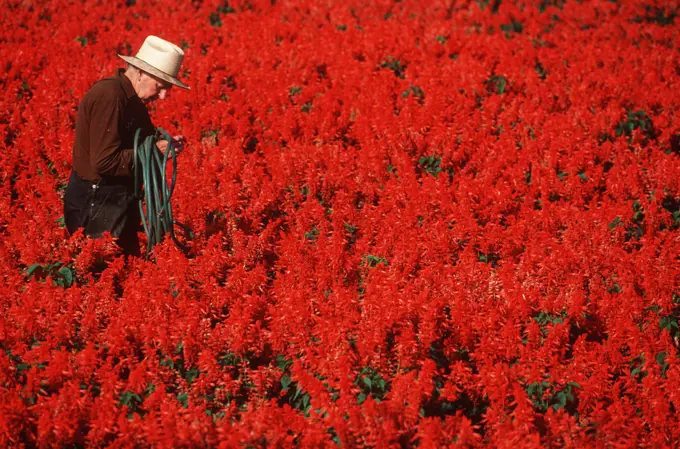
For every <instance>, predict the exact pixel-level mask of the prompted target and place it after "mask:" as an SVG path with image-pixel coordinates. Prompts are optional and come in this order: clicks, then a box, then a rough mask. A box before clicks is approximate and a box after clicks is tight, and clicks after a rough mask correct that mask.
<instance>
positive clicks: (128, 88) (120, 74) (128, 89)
mask: <svg viewBox="0 0 680 449" xmlns="http://www.w3.org/2000/svg"><path fill="white" fill-rule="evenodd" d="M114 76H115V77H116V78H119V79H120V80H121V81H122V83H123V90H124V91H125V95H127V97H128V98H131V97H134V96H135V95H137V92H135V88H134V87H132V81H130V78H128V77H127V76H125V69H117V70H116V73H115V75H114Z"/></svg>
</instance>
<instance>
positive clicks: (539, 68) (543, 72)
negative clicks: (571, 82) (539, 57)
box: [534, 61, 548, 80]
mask: <svg viewBox="0 0 680 449" xmlns="http://www.w3.org/2000/svg"><path fill="white" fill-rule="evenodd" d="M534 68H535V69H536V73H538V77H539V78H540V79H542V80H544V79H545V78H546V76H547V75H548V72H547V71H546V70H545V67H543V64H541V61H536V66H535V67H534Z"/></svg>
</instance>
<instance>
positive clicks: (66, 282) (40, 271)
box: [26, 262, 74, 288]
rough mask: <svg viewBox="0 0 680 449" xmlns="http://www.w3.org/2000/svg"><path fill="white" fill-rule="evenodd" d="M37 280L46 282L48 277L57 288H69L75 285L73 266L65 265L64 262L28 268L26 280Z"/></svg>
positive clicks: (36, 264) (35, 264)
mask: <svg viewBox="0 0 680 449" xmlns="http://www.w3.org/2000/svg"><path fill="white" fill-rule="evenodd" d="M32 277H33V278H35V279H38V280H39V281H41V282H42V281H44V280H45V279H46V278H47V277H49V278H50V279H52V282H53V283H54V285H55V286H59V287H64V288H68V287H70V286H71V285H73V281H74V270H73V265H71V264H69V265H64V264H63V262H53V263H49V264H46V265H40V264H38V263H34V264H33V265H31V266H30V267H28V268H26V278H27V279H30V278H32Z"/></svg>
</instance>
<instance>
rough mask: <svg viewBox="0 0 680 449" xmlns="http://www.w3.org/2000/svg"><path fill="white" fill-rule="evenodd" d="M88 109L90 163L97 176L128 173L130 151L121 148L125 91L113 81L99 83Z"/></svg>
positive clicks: (130, 166) (130, 168) (128, 174)
mask: <svg viewBox="0 0 680 449" xmlns="http://www.w3.org/2000/svg"><path fill="white" fill-rule="evenodd" d="M98 87H99V89H97V90H96V91H95V92H93V94H94V98H93V99H92V103H91V109H90V113H89V116H90V126H89V129H90V166H91V167H92V168H93V169H94V170H95V171H96V173H97V175H99V176H101V177H105V176H132V164H133V150H132V149H131V148H121V143H122V139H121V135H120V129H121V125H122V124H123V111H124V110H125V108H124V101H125V93H124V92H123V90H122V89H120V88H119V87H118V86H117V84H114V83H101V85H100V86H98Z"/></svg>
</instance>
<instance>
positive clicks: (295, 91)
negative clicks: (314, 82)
mask: <svg viewBox="0 0 680 449" xmlns="http://www.w3.org/2000/svg"><path fill="white" fill-rule="evenodd" d="M301 93H302V87H300V86H293V87H291V88H290V89H288V96H289V97H291V98H292V97H294V96H296V95H300V94H301Z"/></svg>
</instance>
